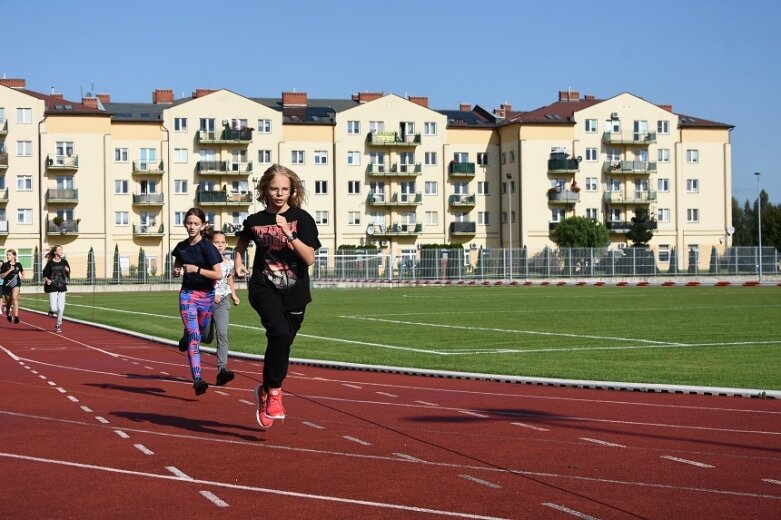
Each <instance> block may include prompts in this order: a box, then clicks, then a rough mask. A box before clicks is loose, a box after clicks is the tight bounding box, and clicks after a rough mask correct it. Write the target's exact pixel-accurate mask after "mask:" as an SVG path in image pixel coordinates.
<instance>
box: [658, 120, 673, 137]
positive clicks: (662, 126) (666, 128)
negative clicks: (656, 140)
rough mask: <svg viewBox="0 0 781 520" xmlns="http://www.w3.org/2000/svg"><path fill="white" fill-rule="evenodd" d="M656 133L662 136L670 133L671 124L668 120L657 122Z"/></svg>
mask: <svg viewBox="0 0 781 520" xmlns="http://www.w3.org/2000/svg"><path fill="white" fill-rule="evenodd" d="M656 132H657V133H659V134H662V135H667V134H669V133H670V122H669V121H667V120H666V119H660V120H659V121H657V122H656Z"/></svg>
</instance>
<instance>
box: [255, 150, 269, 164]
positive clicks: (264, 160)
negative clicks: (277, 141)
mask: <svg viewBox="0 0 781 520" xmlns="http://www.w3.org/2000/svg"><path fill="white" fill-rule="evenodd" d="M258 163H260V164H271V163H272V160H271V150H258Z"/></svg>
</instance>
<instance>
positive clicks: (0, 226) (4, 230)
mask: <svg viewBox="0 0 781 520" xmlns="http://www.w3.org/2000/svg"><path fill="white" fill-rule="evenodd" d="M7 235H8V221H7V220H0V236H7Z"/></svg>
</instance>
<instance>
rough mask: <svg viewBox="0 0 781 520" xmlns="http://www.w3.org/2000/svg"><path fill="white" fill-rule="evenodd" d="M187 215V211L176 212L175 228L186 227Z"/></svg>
mask: <svg viewBox="0 0 781 520" xmlns="http://www.w3.org/2000/svg"><path fill="white" fill-rule="evenodd" d="M186 214H187V212H186V211H174V226H175V227H180V226H184V219H185V215H186Z"/></svg>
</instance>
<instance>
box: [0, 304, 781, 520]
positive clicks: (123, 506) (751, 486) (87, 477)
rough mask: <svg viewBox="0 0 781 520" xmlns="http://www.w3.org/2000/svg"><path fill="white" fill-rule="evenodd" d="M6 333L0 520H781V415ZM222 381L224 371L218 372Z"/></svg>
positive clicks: (46, 331) (30, 324)
mask: <svg viewBox="0 0 781 520" xmlns="http://www.w3.org/2000/svg"><path fill="white" fill-rule="evenodd" d="M21 317H22V323H20V324H18V325H14V324H11V323H6V322H5V321H3V322H0V385H1V386H0V388H1V389H2V391H1V392H0V518H19V519H23V518H31V519H33V518H34V519H42V518H78V519H90V518H108V517H111V518H128V519H130V518H132V519H138V518H162V519H173V518H199V519H200V518H220V519H226V518H334V519H335V518H339V519H352V518H356V519H357V518H360V519H365V518H381V519H384V518H388V519H390V518H394V519H398V518H446V517H449V518H534V519H538V518H541V519H545V518H551V519H568V518H579V519H590V518H595V519H617V518H645V519H652V518H653V519H670V518H675V519H686V518H698V519H699V518H707V519H718V518H724V519H735V518H740V519H749V518H768V519H769V518H781V402H779V401H778V400H772V399H767V400H760V399H746V398H735V397H714V396H702V395H673V394H657V393H640V392H618V391H608V390H584V389H568V388H560V387H549V386H529V385H516V384H508V383H496V382H485V381H476V380H459V379H442V378H431V377H420V376H417V377H416V376H408V375H398V374H385V373H376V372H362V371H348V370H333V369H324V368H319V367H312V366H308V365H292V366H291V371H290V375H289V377H288V379H287V381H286V387H285V392H286V393H285V407H286V408H287V412H288V418H287V419H286V420H285V421H277V422H276V423H275V424H274V426H273V427H272V428H271V429H269V430H268V431H267V432H262V431H260V429H259V428H258V426H257V424H256V422H255V404H254V398H253V388H254V387H255V385H256V383H257V382H258V381H259V379H260V373H261V365H260V364H259V363H257V362H251V361H246V360H239V359H232V360H231V362H230V368H232V369H233V370H234V371H235V372H236V373H237V377H236V379H235V380H234V381H233V382H231V383H230V384H229V385H228V386H225V387H216V386H211V387H210V388H209V390H208V392H207V393H206V394H204V395H203V396H200V397H198V398H196V397H195V395H194V392H193V389H192V385H191V382H190V381H189V369H188V367H187V361H186V356H185V354H183V353H180V352H179V351H178V350H177V349H176V348H175V347H170V346H167V345H162V344H158V343H154V342H150V341H146V340H142V339H138V338H135V337H131V336H127V335H123V334H119V333H115V332H109V331H105V330H102V329H99V328H95V327H90V326H87V325H79V324H74V323H69V322H66V323H65V326H64V333H63V334H54V333H52V332H50V330H51V328H52V324H53V323H52V320H51V319H49V318H47V317H45V316H41V315H37V314H32V313H23V314H22V316H21ZM204 362H205V376H206V378H207V380H208V381H213V379H214V375H215V370H214V364H213V363H214V358H213V357H212V356H209V355H205V356H204Z"/></svg>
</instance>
